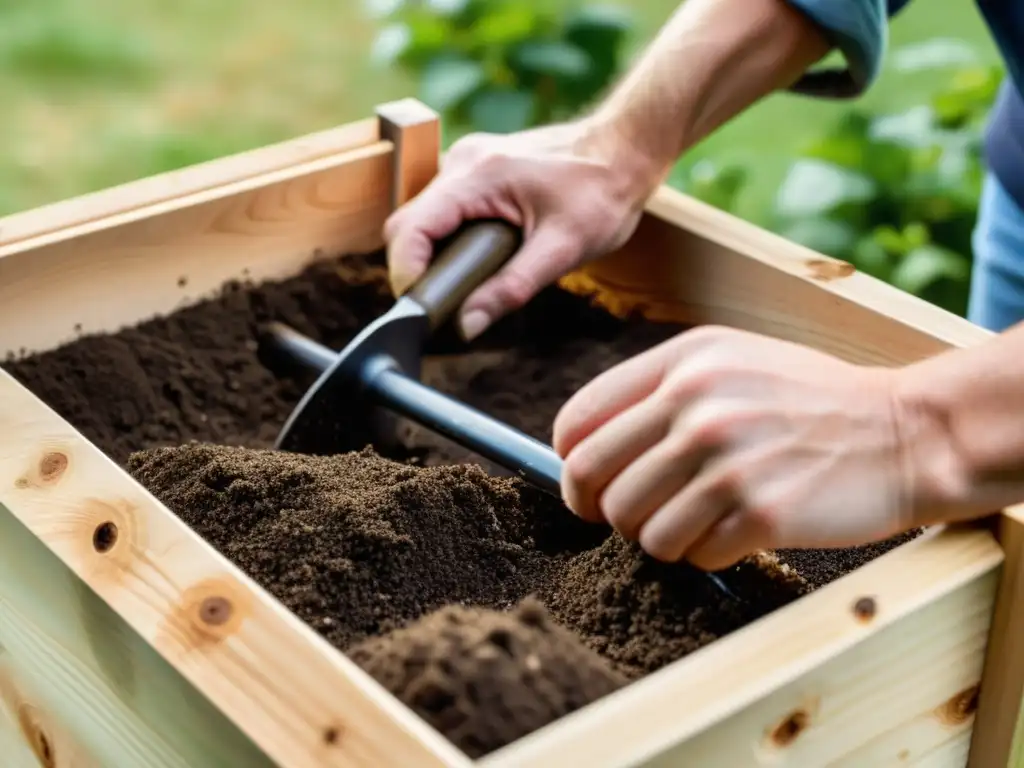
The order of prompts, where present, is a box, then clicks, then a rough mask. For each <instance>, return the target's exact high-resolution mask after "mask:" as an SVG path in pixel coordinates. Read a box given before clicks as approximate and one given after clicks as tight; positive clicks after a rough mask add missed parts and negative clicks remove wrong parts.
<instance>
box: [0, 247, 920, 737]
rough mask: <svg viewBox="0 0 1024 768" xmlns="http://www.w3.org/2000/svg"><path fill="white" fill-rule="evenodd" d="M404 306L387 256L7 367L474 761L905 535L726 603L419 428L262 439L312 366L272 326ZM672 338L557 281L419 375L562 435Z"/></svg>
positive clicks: (735, 579)
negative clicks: (635, 364) (580, 397)
mask: <svg viewBox="0 0 1024 768" xmlns="http://www.w3.org/2000/svg"><path fill="white" fill-rule="evenodd" d="M391 301H392V299H391V297H390V295H389V293H388V290H387V281H386V272H385V268H384V261H383V258H382V256H381V255H380V254H373V255H371V256H348V257H344V258H341V259H331V260H325V261H321V262H319V263H318V264H316V265H314V266H312V267H310V268H309V269H307V270H306V271H305V272H303V273H302V274H301V275H299V276H297V277H295V278H293V279H290V280H287V281H283V282H279V283H270V284H263V285H260V286H251V285H243V284H232V285H230V286H228V287H227V288H225V290H224V291H223V292H222V293H220V294H219V295H217V296H215V297H212V298H210V299H208V300H205V301H203V302H201V303H199V304H195V305H192V306H190V307H188V308H186V309H182V310H179V311H178V312H175V313H174V314H172V315H170V316H168V317H164V318H158V319H155V320H151V321H149V322H146V323H144V324H141V325H139V326H137V327H133V328H127V329H124V330H122V331H120V332H118V333H116V334H111V335H103V336H89V337H84V338H81V339H78V340H76V341H74V342H72V343H70V344H67V345H65V346H64V347H62V348H60V349H57V350H53V351H51V352H47V353H43V354H40V355H35V356H32V357H28V358H24V359H19V360H10V361H8V362H7V364H6V365H5V367H6V369H7V370H8V371H9V372H10V373H11V374H12V375H14V376H15V377H16V378H17V379H19V380H20V381H21V382H22V383H23V384H25V385H26V386H27V387H29V388H30V389H31V390H33V391H34V392H35V393H36V394H37V395H38V396H39V397H40V398H42V399H43V400H44V401H45V402H46V403H47V404H48V405H50V406H51V407H52V408H54V410H56V411H57V412H58V413H59V414H61V415H62V416H63V417H64V418H65V419H67V420H68V421H70V422H71V423H72V424H74V425H75V426H76V427H77V428H78V429H79V430H80V431H81V432H82V433H83V434H84V435H85V436H86V437H87V438H89V439H90V440H92V441H93V442H94V443H95V444H96V445H97V446H98V447H99V448H100V449H101V450H103V451H104V452H105V453H107V454H108V455H109V456H110V457H111V458H112V459H114V460H115V461H117V462H119V463H121V464H122V465H123V466H124V467H126V468H127V469H128V471H129V472H131V473H132V474H133V475H134V476H135V477H136V478H137V479H139V481H140V482H142V483H143V484H144V485H146V486H147V487H148V488H149V489H150V490H151V491H152V492H153V493H154V494H155V495H156V496H157V497H158V498H160V499H161V500H162V501H163V502H164V503H165V504H167V505H168V507H169V508H170V509H171V510H173V511H174V512H175V513H176V514H177V515H179V516H180V517H181V518H182V519H183V520H184V521H185V522H186V523H187V524H188V525H189V526H191V527H192V528H193V529H194V530H195V531H197V532H198V533H199V534H200V535H201V536H203V537H204V538H205V539H206V540H207V541H209V542H210V543H211V544H212V545H213V546H214V547H216V548H217V549H218V550H220V551H221V552H223V553H224V554H225V556H227V557H228V558H229V559H231V560H232V561H233V562H235V563H236V564H237V565H238V566H239V567H240V568H241V569H242V570H244V571H245V572H246V573H248V574H249V575H250V576H252V577H253V578H254V579H255V580H256V581H257V582H259V583H260V584H262V585H263V586H264V587H265V588H266V589H267V590H268V591H269V592H270V593H271V594H273V595H274V596H275V597H276V598H277V599H279V600H280V601H281V602H282V603H283V604H284V605H286V606H287V607H288V608H289V609H291V610H292V611H294V612H295V613H296V614H297V615H298V616H299V617H300V618H302V619H303V620H304V621H306V622H307V623H308V624H309V625H310V626H312V627H313V628H314V629H315V630H316V631H318V632H319V633H321V634H322V635H323V636H324V637H325V638H326V639H327V640H328V641H330V642H331V643H332V644H334V645H335V646H336V647H338V648H339V649H340V650H342V651H344V652H345V653H347V654H348V655H349V656H350V657H351V658H353V659H354V660H355V661H356V662H357V663H358V664H360V665H361V666H362V667H364V668H365V669H366V670H367V671H368V672H369V673H370V674H371V675H373V676H374V677H375V678H376V679H378V680H379V681H380V682H381V683H382V684H383V685H385V686H386V687H387V688H388V689H389V690H391V691H392V692H393V693H395V694H396V695H397V696H398V697H399V698H400V699H402V700H403V701H405V702H406V703H407V704H408V705H409V706H411V707H413V708H414V709H415V710H416V711H417V712H418V713H419V714H420V715H421V716H423V717H424V718H425V719H427V720H428V721H429V722H431V723H432V724H433V725H434V726H435V727H437V728H438V729H439V730H441V732H443V733H444V734H445V735H447V736H448V737H449V738H450V739H451V740H452V741H453V742H454V743H456V744H457V745H458V746H459V747H461V748H462V749H464V750H465V751H466V752H467V753H469V754H471V755H473V756H480V755H483V754H486V753H488V752H490V751H492V750H494V749H496V748H498V747H500V746H503V745H504V744H507V743H509V742H510V741H513V740H515V739H516V738H519V737H520V736H522V735H525V734H526V733H529V732H530V731H532V730H535V729H536V728H538V727H540V726H542V725H544V724H546V723H549V722H551V721H553V720H555V719H557V718H559V717H561V716H563V715H565V714H567V713H569V712H571V711H573V710H575V709H578V708H579V707H581V706H583V705H585V704H587V703H589V702H592V701H594V700H596V699H597V698H600V697H601V696H604V695H606V694H607V693H609V692H611V691H613V690H615V689H616V688H618V687H621V686H622V685H625V684H626V683H627V682H628V681H630V680H633V679H636V678H638V677H641V676H643V675H645V674H648V673H650V672H652V671H654V670H656V669H658V668H660V667H662V666H664V665H665V664H667V663H669V662H671V661H674V660H675V659H678V658H681V657H683V656H685V655H686V654H688V653H691V652H692V651H694V650H696V649H697V648H700V647H701V646H703V645H706V644H707V643H710V642H712V641H713V640H715V639H716V638H719V637H722V636H723V635H726V634H728V633H729V632H732V631H733V630H735V629H737V628H739V627H741V626H743V625H745V624H747V623H749V622H750V621H753V620H755V619H756V618H759V617H760V616H762V615H764V614H766V613H768V612H770V611H772V610H775V609H776V608H778V607H780V606H782V605H785V604H786V603H788V602H791V601H792V600H794V599H796V598H797V597H799V596H800V595H802V594H804V593H806V592H807V591H809V590H811V589H815V588H817V587H820V586H821V585H823V584H825V583H828V582H830V581H832V580H834V579H835V578H838V577H839V576H841V575H843V574H844V573H847V572H849V571H850V570H853V569H854V568H856V567H859V566H860V565H862V564H863V563H864V562H867V561H868V560H870V559H872V558H874V557H877V556H878V555H880V554H882V553H883V552H885V551H887V550H889V549H891V548H892V547H893V546H895V545H897V544H899V543H901V542H902V541H904V540H906V539H908V538H910V537H911V535H907V536H901V537H899V538H897V539H893V540H891V541H889V542H885V543H883V544H878V545H874V546H871V547H861V548H856V549H849V550H807V551H789V550H780V551H778V552H775V553H765V554H763V555H759V556H757V557H754V558H750V559H748V560H747V561H745V562H743V563H741V564H739V565H738V566H736V567H735V568H733V569H731V570H730V571H729V572H727V573H726V574H724V576H725V578H726V579H727V581H728V582H729V584H730V586H731V587H732V588H733V589H734V591H736V592H737V593H739V594H740V595H742V596H743V598H744V599H743V600H742V601H741V602H735V601H731V600H728V599H724V598H723V597H722V595H721V594H720V593H718V592H717V591H715V590H714V588H713V587H712V585H711V583H710V581H709V580H708V579H706V578H705V577H703V576H702V575H701V574H700V573H699V572H697V571H696V570H695V569H693V568H690V567H688V566H685V565H666V564H662V563H658V562H656V561H654V560H652V559H650V558H648V557H647V556H645V555H644V554H643V553H642V551H640V549H639V548H638V547H637V546H636V545H635V544H633V543H631V542H627V541H625V540H623V539H622V538H621V537H619V536H618V535H617V534H611V533H609V531H608V530H607V529H606V528H604V527H601V526H594V525H588V524H585V523H582V522H580V521H579V520H577V519H576V518H575V517H574V516H573V515H572V514H571V513H569V512H568V511H567V510H566V509H565V508H564V507H563V506H562V505H561V504H560V503H558V501H557V500H555V499H553V498H551V497H548V496H547V495H545V494H543V493H541V492H539V491H536V490H535V489H533V488H531V487H529V486H527V485H525V484H524V483H523V482H522V481H521V480H519V479H518V478H515V477H512V476H509V473H507V472H504V471H503V470H500V469H499V468H497V467H495V466H493V465H491V464H489V463H488V462H486V461H484V460H482V459H481V458H479V457H477V456H475V455H473V454H471V453H469V452H467V451H465V450H464V449H461V448H459V447H455V446H452V445H451V444H449V443H448V442H447V441H445V440H444V439H442V438H439V437H437V436H434V435H432V434H430V433H429V432H426V431H425V430H422V429H419V428H417V427H411V426H410V427H408V428H407V429H406V431H405V434H404V438H403V443H402V446H401V447H400V448H399V449H398V450H396V451H393V452H392V453H389V454H387V455H381V454H379V453H377V452H376V450H375V449H374V448H373V447H370V446H368V447H367V448H365V449H364V450H361V451H356V452H352V453H348V454H344V455H338V456H329V457H322V456H302V455H297V454H289V453H282V452H276V451H273V450H270V448H271V446H272V444H273V441H274V438H275V436H276V434H277V432H278V430H279V429H280V427H281V425H282V424H283V423H284V421H285V419H286V418H287V416H288V414H289V413H290V411H291V409H292V408H293V407H294V406H295V404H296V403H297V402H298V400H299V398H300V397H301V396H302V393H303V392H304V391H305V389H306V387H308V386H309V384H310V383H311V382H312V380H313V378H314V375H313V374H311V373H308V372H300V371H296V370H294V369H293V368H287V367H284V366H282V364H281V361H280V360H275V359H273V358H272V357H270V356H268V355H266V354H265V353H264V348H263V346H261V344H260V341H261V338H262V333H263V327H264V325H265V324H266V323H267V322H268V321H272V320H280V321H284V322H287V323H289V324H291V325H293V326H294V327H296V328H298V329H299V330H300V331H302V332H303V333H306V334H308V335H309V336H311V337H313V338H315V339H317V340H319V341H320V342H321V343H324V344H326V345H328V346H331V347H334V348H341V347H342V346H344V344H345V343H347V342H348V341H349V340H350V339H351V338H352V337H353V336H354V335H355V333H356V332H357V331H358V330H359V329H361V328H362V327H363V326H364V325H365V324H366V323H367V322H369V321H370V320H372V319H373V318H375V317H377V316H379V315H380V314H381V313H383V312H384V311H385V310H386V309H387V308H388V307H389V306H390V304H391ZM680 330H681V329H680V328H678V327H673V326H665V325H654V324H649V323H643V322H640V321H625V320H620V319H617V318H614V317H611V316H610V315H608V314H607V313H605V312H604V311H602V310H600V309H596V308H594V307H591V306H590V305H589V303H588V302H587V301H586V300H584V299H582V298H579V297H575V296H571V295H568V294H566V293H564V292H562V291H559V290H557V289H550V290H547V291H545V292H544V293H542V295H541V296H540V297H538V298H537V299H536V300H535V301H533V302H532V303H531V304H530V305H529V306H528V307H527V308H526V309H525V310H523V311H521V312H519V313H516V314H515V315H514V316H513V317H509V318H506V319H505V320H503V321H502V322H501V323H499V324H498V325H497V326H496V327H495V328H494V329H493V330H492V331H490V332H489V333H487V334H486V335H485V337H484V338H482V339H481V340H480V341H478V342H477V343H475V344H474V345H472V347H471V348H470V349H468V350H467V349H466V348H465V347H464V346H463V345H460V344H459V343H458V342H457V340H456V339H455V338H454V335H453V334H452V333H451V332H450V331H446V332H445V333H442V334H440V335H439V336H438V337H437V338H436V339H435V340H434V341H433V342H432V346H431V350H430V352H431V355H430V357H429V358H428V359H427V361H426V364H425V368H424V379H425V380H426V381H427V382H428V383H430V384H432V385H434V386H437V387H439V388H441V389H443V390H444V391H446V392H448V393H449V394H451V395H453V396H455V397H458V398H460V399H462V400H464V401H466V402H469V403H471V404H472V405H474V406H476V407H478V408H480V409H482V410H484V411H486V412H488V413H491V414H492V415H494V416H497V417H498V418H501V419H503V420H505V421H507V422H509V423H511V424H513V425H515V426H517V427H519V428H520V429H522V430H523V431H525V432H527V433H529V434H531V435H533V436H534V437H537V438H539V439H541V440H550V437H551V434H550V429H551V423H552V420H553V418H554V415H555V413H556V412H557V410H558V408H559V407H560V406H561V405H562V403H564V402H565V400H566V399H568V398H569V397H570V396H571V395H572V393H573V392H574V391H575V390H576V389H578V388H579V387H580V386H581V385H583V384H584V383H586V382H587V381H588V380H589V379H591V378H593V377H594V376H595V375H597V374H598V373H600V372H601V371H603V370H605V369H606V368H608V367H609V366H611V365H614V364H615V363H617V362H619V361H620V360H623V359H625V358H627V357H629V356H631V355H633V354H636V353H637V352H639V351H641V350H643V349H646V348H648V347H650V346H652V345H653V344H656V343H658V342H659V341H661V340H663V339H665V338H668V337H669V336H671V335H673V334H674V333H677V332H679V331H680ZM366 440H367V441H368V440H369V436H366Z"/></svg>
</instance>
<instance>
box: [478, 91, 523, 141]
mask: <svg viewBox="0 0 1024 768" xmlns="http://www.w3.org/2000/svg"><path fill="white" fill-rule="evenodd" d="M536 109H537V99H536V97H535V96H534V94H533V93H532V92H531V91H525V90H506V89H493V90H486V91H481V92H480V93H478V94H476V95H475V96H473V98H472V99H471V101H470V103H469V119H470V122H472V124H473V127H474V128H475V129H476V130H478V131H486V132H487V133H512V132H514V131H520V130H523V129H525V128H529V127H530V126H531V125H532V124H533V120H534V113H535V112H536Z"/></svg>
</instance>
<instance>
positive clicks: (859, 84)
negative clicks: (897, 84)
mask: <svg viewBox="0 0 1024 768" xmlns="http://www.w3.org/2000/svg"><path fill="white" fill-rule="evenodd" d="M788 2H789V4H790V5H792V6H793V7H794V8H796V9H797V10H798V11H800V12H801V13H803V14H805V15H806V16H807V17H808V18H809V19H811V21H813V22H814V23H816V24H817V25H818V26H819V27H821V29H822V31H823V32H824V33H825V36H826V37H827V38H828V39H829V41H830V42H831V43H832V44H833V45H834V46H835V47H836V48H838V49H839V50H840V51H841V52H842V54H843V57H844V58H845V59H846V68H845V69H820V70H815V71H813V72H807V73H805V74H804V76H803V77H801V78H800V80H798V81H797V82H796V83H795V84H794V85H793V86H792V87H791V88H790V90H792V91H795V92H796V93H802V94H805V95H809V96H819V97H826V98H851V97H854V96H859V95H861V94H862V93H864V91H866V90H867V89H868V88H869V87H870V86H871V84H872V83H874V81H875V79H876V78H877V77H878V73H879V71H880V70H881V68H882V59H883V58H884V56H885V50H886V45H887V43H888V39H889V17H890V16H893V15H895V14H896V13H897V12H899V11H900V10H902V9H903V7H904V6H905V5H906V4H907V3H908V2H909V0H788Z"/></svg>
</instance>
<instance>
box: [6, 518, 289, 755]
mask: <svg viewBox="0 0 1024 768" xmlns="http://www.w3.org/2000/svg"><path fill="white" fill-rule="evenodd" d="M0 648H2V650H0V710H2V711H3V712H4V713H6V715H7V718H6V719H7V721H8V724H9V726H10V727H9V728H8V729H7V730H6V731H5V729H4V728H3V726H2V725H0V734H4V733H6V734H7V737H6V738H7V741H6V742H5V740H4V736H3V735H0V754H2V755H3V756H4V765H5V766H7V765H8V763H7V760H8V756H9V755H14V756H17V755H23V756H25V755H27V756H28V757H30V758H31V760H30V761H28V762H24V763H22V764H24V765H27V766H33V768H38V766H39V765H40V764H42V765H44V766H48V765H53V766H59V767H60V768H70V766H81V768H86V766H89V767H90V768H91V767H92V766H95V768H139V766H147V768H217V767H218V766H225V765H244V766H246V767H247V768H264V767H266V768H269V766H271V765H272V763H271V762H270V761H269V760H268V758H267V757H266V756H265V755H264V754H263V753H262V752H261V751H260V750H259V749H258V748H257V747H256V746H255V745H254V744H253V743H252V741H250V740H249V739H247V738H245V736H243V735H242V734H241V733H240V732H239V730H238V729H237V728H236V727H235V726H234V725H233V724H231V723H230V722H229V721H228V720H227V719H226V718H225V717H224V715H223V714H221V713H220V712H219V711H218V710H217V709H216V708H215V707H214V706H213V705H212V704H211V703H210V702H209V701H208V700H207V699H205V698H203V697H202V696H200V695H197V694H196V692H195V690H194V689H193V688H192V686H191V685H190V684H189V683H188V682H187V681H185V680H184V678H182V677H181V675H179V674H178V673H177V671H175V669H174V668H173V667H172V666H171V665H169V664H168V663H167V662H166V661H165V660H164V659H162V658H161V657H160V656H159V654H157V652H156V651H154V650H153V649H152V648H151V647H150V646H149V644H147V643H146V641H145V640H143V639H142V638H141V637H140V636H139V635H137V634H136V633H135V632H134V631H132V629H131V627H129V626H128V625H127V624H126V623H125V622H124V620H123V619H122V618H121V617H120V616H118V615H117V613H115V612H114V611H113V610H111V608H110V607H109V606H108V605H107V604H106V603H104V602H103V601H102V600H101V599H100V598H99V597H97V596H96V595H95V593H93V592H92V590H90V589H89V588H88V587H87V586H85V585H84V584H83V583H82V582H81V580H79V579H78V577H77V576H75V574H74V573H72V572H71V570H70V569H68V567H67V566H65V565H64V564H63V563H62V562H61V561H60V560H59V559H58V558H57V557H56V556H55V555H54V554H53V553H52V552H50V551H49V550H48V549H47V548H46V546H45V545H43V543H42V542H41V541H39V540H38V539H37V538H36V537H34V536H33V535H32V534H31V533H30V532H29V531H28V530H27V529H26V528H25V527H24V526H23V525H21V523H19V522H18V521H17V520H15V519H14V517H13V516H12V515H11V513H10V512H9V511H8V510H6V509H3V508H0ZM2 719H3V718H2V717H0V720H2ZM47 755H49V756H50V757H49V758H48V759H47V757H46V756H47ZM20 759H22V760H24V759H25V758H24V757H22V758H20ZM47 760H49V761H47ZM14 764H15V765H19V763H18V762H17V761H15V762H14Z"/></svg>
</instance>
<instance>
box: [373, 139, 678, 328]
mask: <svg viewBox="0 0 1024 768" xmlns="http://www.w3.org/2000/svg"><path fill="white" fill-rule="evenodd" d="M645 163H646V161H645V159H644V158H643V157H642V156H639V153H634V151H633V150H632V148H628V147H626V148H623V147H622V145H621V142H620V143H618V144H617V143H616V142H615V141H614V140H613V139H611V136H610V133H609V132H608V131H602V130H600V129H598V128H596V127H595V126H594V125H593V124H590V123H587V122H586V121H580V122H575V123H569V124H560V125H554V126H546V127H542V128H535V129H532V130H529V131H522V132H519V133H514V134H509V135H494V134H472V135H470V136H467V137H465V138H463V139H461V140H459V141H458V142H456V143H455V144H454V145H453V146H452V148H451V150H450V151H449V153H448V155H447V157H446V159H445V162H444V166H443V168H442V169H441V172H440V173H439V174H438V175H437V177H436V178H435V179H434V180H433V181H432V182H431V183H430V184H429V185H428V186H427V187H426V188H425V189H424V190H423V191H422V192H421V193H420V194H419V195H418V196H417V197H415V198H414V199H413V200H411V201H410V202H408V203H407V204H405V205H404V206H402V207H401V208H399V209H398V210H397V211H395V212H394V213H393V214H392V215H391V217H390V218H389V219H388V221H387V223H386V224H385V227H384V238H385V241H386V243H387V247H388V269H389V274H390V280H391V287H392V290H393V291H394V293H395V295H396V296H397V295H400V294H402V293H404V292H405V291H406V290H408V289H409V288H410V287H411V285H412V284H413V283H414V282H415V281H416V280H417V279H418V278H419V277H420V276H421V275H422V274H423V272H424V271H425V270H426V268H427V266H428V264H429V262H430V259H431V255H432V252H433V242H434V241H435V240H438V239H441V238H444V237H446V236H448V235H450V234H451V233H452V232H454V231H455V230H456V229H457V228H458V227H459V226H460V225H461V224H462V223H463V222H464V221H467V220H470V219H482V218H500V219H505V220H506V221H508V222H510V223H511V224H513V225H515V226H518V227H520V228H521V229H522V233H523V245H522V248H521V249H520V250H519V252H518V253H517V254H516V255H515V256H513V257H512V259H510V260H509V262H508V263H507V264H506V265H505V266H504V267H503V268H502V269H501V270H500V271H499V272H498V273H497V274H496V275H495V276H494V277H492V278H491V279H490V280H488V281H486V282H485V283H484V284H483V285H481V286H480V287H479V288H478V289H477V290H476V291H475V292H474V293H472V294H471V295H470V296H469V297H468V298H467V299H466V301H465V302H464V303H463V305H462V307H461V308H460V311H459V315H458V327H459V330H460V332H461V333H462V335H463V337H464V338H466V339H467V340H469V339H472V338H474V337H476V336H478V335H479V334H480V333H482V332H483V331H484V330H485V329H486V328H487V327H488V326H489V325H491V324H492V323H493V322H494V321H496V320H497V319H498V318H499V317H501V316H502V315H504V314H506V313H507V312H510V311H512V310H514V309H518V308H520V307H522V306H523V305H524V304H525V303H526V302H527V301H529V300H530V299H531V298H533V297H534V296H535V295H536V294H537V293H538V292H539V291H540V290H541V289H542V288H543V287H545V286H546V285H548V284H549V283H552V282H554V281H555V280H557V279H558V278H559V277H561V276H562V275H564V274H566V273H568V272H570V271H572V270H573V269H574V268H576V267H577V266H579V265H580V264H582V263H584V262H585V261H587V260H589V259H592V258H596V257H598V256H602V255H604V254H605V253H608V252H610V251H612V250H614V249H616V248H618V247H619V246H621V245H622V244H623V243H624V242H625V241H626V240H627V239H628V238H629V236H630V235H631V234H632V233H633V230H634V229H635V228H636V225H637V223H638V222H639V219H640V215H641V213H642V211H643V205H644V203H645V202H646V200H647V197H648V195H649V194H650V193H651V192H652V191H653V189H654V187H655V186H656V184H657V182H658V178H657V177H656V175H655V174H654V173H652V172H650V170H649V169H647V168H645Z"/></svg>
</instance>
